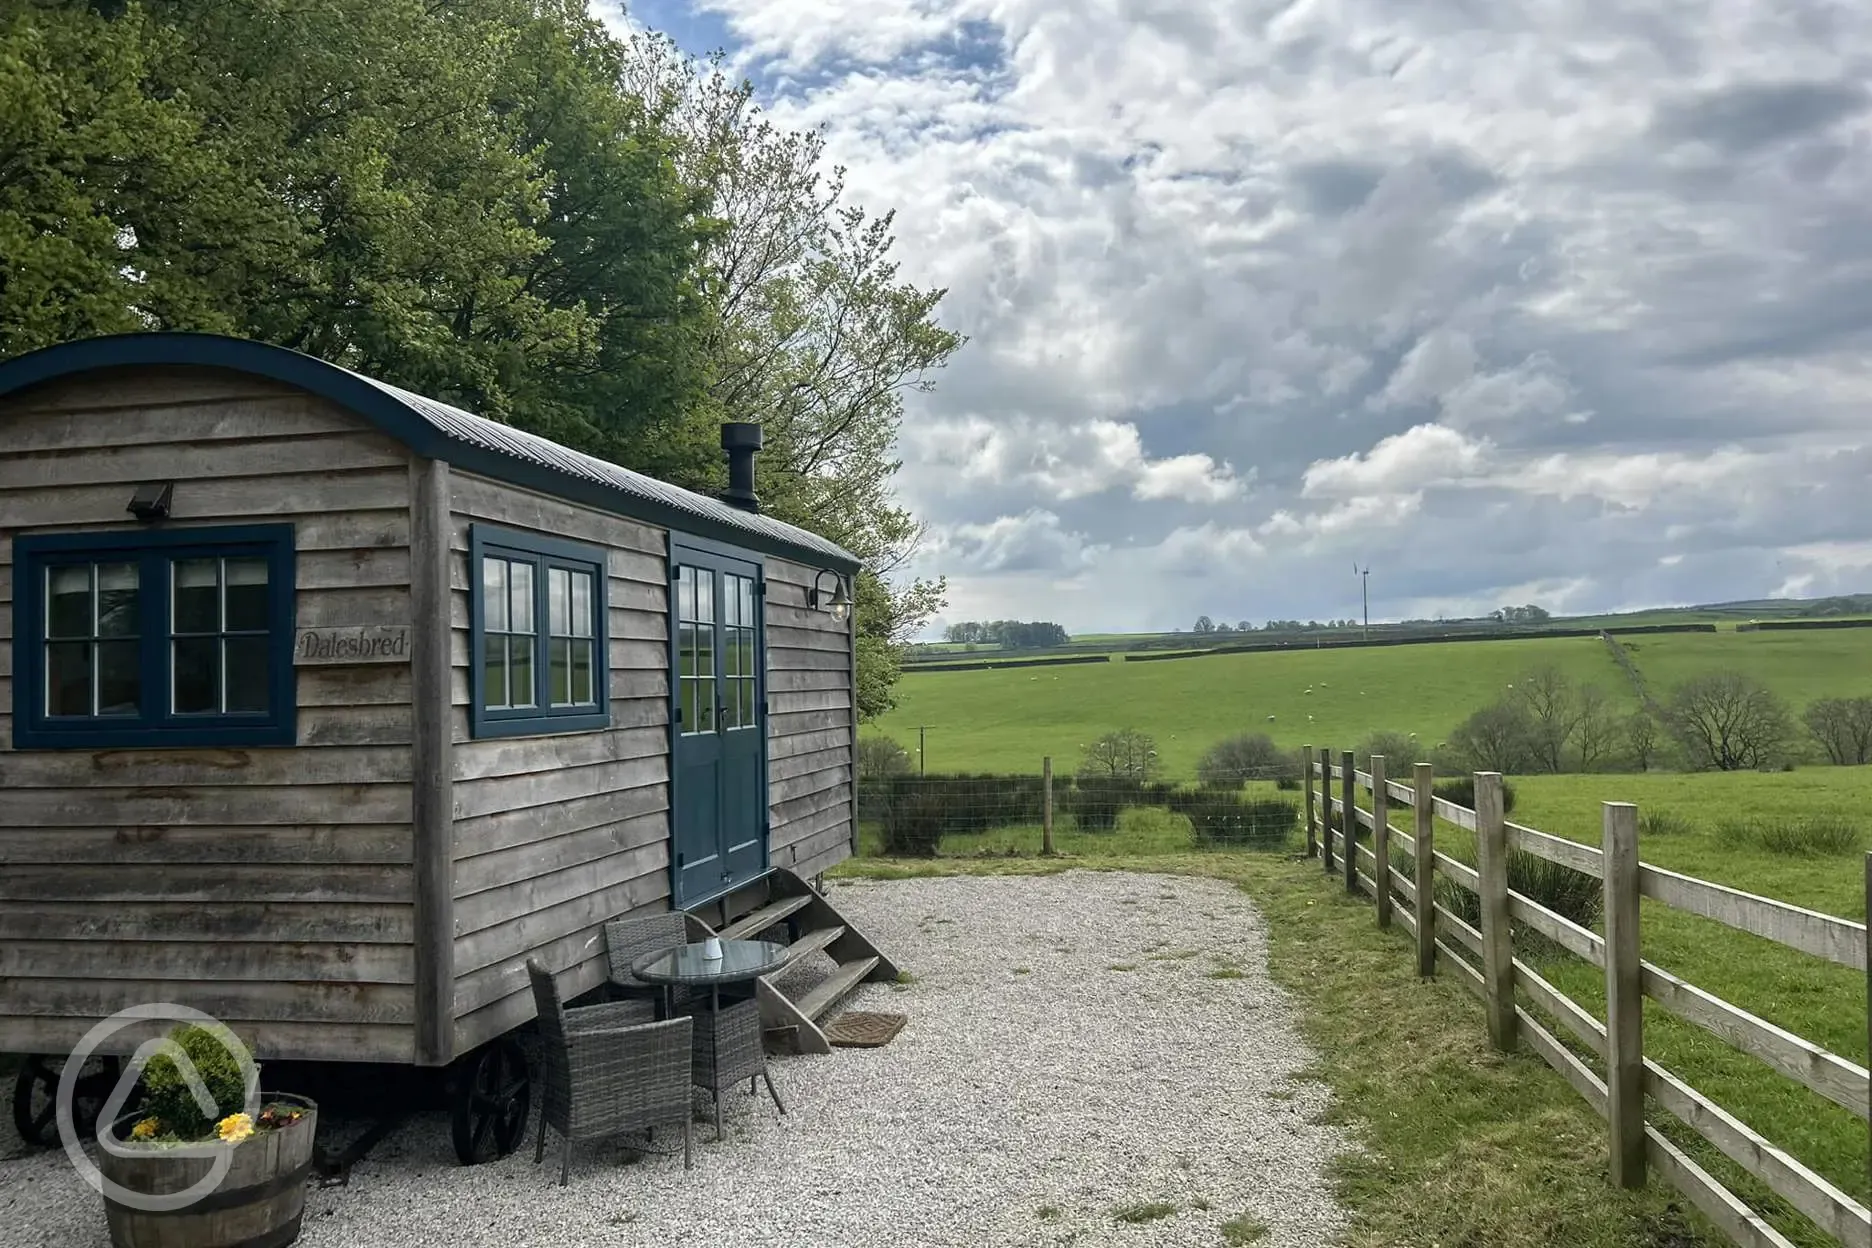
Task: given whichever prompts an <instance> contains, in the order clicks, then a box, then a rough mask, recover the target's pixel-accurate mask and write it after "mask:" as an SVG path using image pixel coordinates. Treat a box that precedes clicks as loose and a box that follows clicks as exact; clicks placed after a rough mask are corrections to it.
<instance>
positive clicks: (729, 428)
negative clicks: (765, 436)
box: [721, 421, 761, 512]
mask: <svg viewBox="0 0 1872 1248" xmlns="http://www.w3.org/2000/svg"><path fill="white" fill-rule="evenodd" d="M721 445H722V450H724V451H726V452H728V488H727V489H725V490H723V491H722V493H721V500H722V502H724V503H727V504H728V505H729V506H730V507H736V508H739V509H740V510H742V511H753V512H758V511H759V510H760V499H759V498H758V497H757V496H756V495H755V493H754V454H755V452H757V451H759V450H760V449H761V427H760V425H758V424H755V423H751V422H746V421H729V422H726V423H724V424H723V425H722V427H721Z"/></svg>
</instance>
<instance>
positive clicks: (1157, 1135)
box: [0, 871, 1354, 1248]
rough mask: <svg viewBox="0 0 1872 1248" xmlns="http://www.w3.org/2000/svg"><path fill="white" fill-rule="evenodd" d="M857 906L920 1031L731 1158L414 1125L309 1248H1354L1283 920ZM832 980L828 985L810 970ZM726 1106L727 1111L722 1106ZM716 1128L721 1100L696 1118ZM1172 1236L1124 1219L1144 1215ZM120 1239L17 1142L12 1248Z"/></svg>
mask: <svg viewBox="0 0 1872 1248" xmlns="http://www.w3.org/2000/svg"><path fill="white" fill-rule="evenodd" d="M831 897H832V900H833V902H834V904H835V905H837V906H839V907H840V908H841V909H842V910H844V911H845V912H846V913H847V914H848V915H849V916H851V917H852V919H853V920H854V921H855V922H856V923H857V924H858V926H859V927H860V928H861V929H862V930H863V931H865V932H866V933H867V934H869V935H870V936H871V937H872V939H873V940H875V941H876V942H877V943H878V944H879V945H880V946H881V947H882V948H884V949H886V950H887V951H889V952H890V953H891V955H892V957H893V958H895V959H896V961H897V962H898V965H899V966H901V967H903V968H905V969H906V970H908V971H909V972H910V973H911V974H912V975H913V976H914V981H913V982H911V983H909V984H908V985H896V986H893V985H889V984H867V985H864V986H862V987H861V988H860V989H859V990H858V991H857V992H856V993H854V994H853V995H852V996H851V997H850V998H848V1000H847V1008H851V1009H869V1010H887V1011H895V1012H900V1013H905V1014H908V1015H909V1016H910V1022H909V1024H908V1025H907V1026H906V1027H905V1028H904V1030H903V1031H902V1032H900V1033H899V1034H898V1036H897V1038H896V1039H895V1040H893V1041H892V1042H891V1043H890V1044H889V1045H887V1046H886V1047H884V1048H880V1049H839V1050H834V1052H833V1055H832V1056H830V1057H786V1058H778V1059H775V1061H774V1063H773V1069H774V1079H775V1082H776V1084H777V1085H778V1086H779V1088H780V1093H781V1096H782V1097H783V1098H785V1100H786V1103H787V1110H788V1113H787V1114H786V1116H785V1117H784V1118H782V1117H780V1116H779V1115H778V1114H776V1112H775V1110H774V1107H773V1103H772V1101H770V1100H768V1099H767V1097H766V1094H765V1089H762V1093H761V1097H760V1099H758V1100H755V1099H753V1098H751V1097H749V1096H747V1095H746V1093H745V1091H742V1092H736V1093H734V1094H731V1095H730V1096H729V1097H728V1098H727V1100H726V1113H727V1121H728V1139H727V1140H725V1141H723V1142H721V1143H716V1142H714V1139H713V1135H714V1129H713V1126H712V1124H711V1125H708V1126H702V1125H700V1124H698V1126H697V1128H696V1138H697V1142H698V1145H699V1147H698V1149H697V1155H696V1165H695V1169H694V1170H693V1171H690V1172H688V1173H685V1172H684V1171H683V1168H682V1159H681V1157H680V1156H678V1157H676V1158H674V1159H670V1158H664V1157H656V1156H647V1157H639V1156H637V1155H636V1154H632V1153H630V1152H628V1151H627V1150H625V1149H624V1148H622V1147H620V1146H614V1145H597V1144H594V1145H585V1146H582V1147H579V1148H576V1149H575V1150H574V1153H573V1161H572V1181H571V1185H570V1186H569V1187H567V1188H564V1189H561V1188H560V1187H559V1186H558V1184H557V1180H558V1166H557V1164H556V1162H554V1160H553V1157H554V1154H555V1152H556V1148H557V1144H556V1138H549V1140H548V1149H547V1152H548V1164H547V1165H544V1166H540V1167H537V1168H536V1167H535V1166H534V1165H533V1162H532V1148H531V1138H532V1137H531V1134H530V1133H529V1136H528V1140H529V1143H528V1145H527V1147H525V1148H524V1149H522V1151H521V1152H519V1153H516V1154H515V1155H513V1156H511V1157H509V1158H507V1159H506V1160H504V1161H501V1162H497V1163H493V1164H490V1165H486V1166H479V1167H474V1168H472V1169H470V1168H464V1167H461V1166H458V1165H457V1164H456V1163H455V1158H454V1153H453V1150H452V1149H451V1147H450V1145H449V1142H448V1124H447V1118H446V1115H443V1114H430V1115H425V1116H423V1117H420V1118H418V1119H415V1120H413V1121H411V1122H409V1123H407V1124H406V1125H405V1126H404V1127H402V1128H401V1129H400V1130H399V1131H397V1132H396V1133H395V1134H393V1135H392V1136H390V1137H389V1138H388V1139H386V1140H384V1141H383V1142H382V1143H380V1144H379V1145H378V1146H377V1148H376V1149H375V1150H374V1151H373V1152H372V1153H371V1155H370V1156H369V1157H368V1158H367V1159H366V1160H364V1161H363V1162H361V1163H360V1164H359V1165H358V1166H357V1167H356V1168H355V1169H354V1170H353V1171H352V1175H351V1182H350V1186H349V1187H342V1188H330V1189H324V1190H320V1189H316V1188H315V1189H313V1190H311V1191H310V1192H309V1193H308V1196H307V1201H306V1221H305V1230H304V1233H303V1234H302V1235H301V1237H300V1239H299V1243H300V1244H301V1245H304V1248H338V1246H343V1248H365V1246H374V1245H384V1246H386V1248H409V1246H412V1245H432V1244H433V1245H444V1244H446V1245H451V1246H456V1248H481V1246H487V1248H517V1246H519V1245H534V1244H539V1245H557V1244H565V1245H573V1244H578V1245H586V1244H607V1245H636V1244H644V1245H651V1244H655V1245H670V1244H689V1243H697V1244H700V1243H707V1244H709V1245H711V1246H712V1248H742V1246H744V1245H747V1246H753V1245H760V1246H762V1248H769V1246H773V1245H786V1246H788V1248H792V1246H794V1245H799V1246H801V1248H869V1246H871V1245H878V1246H880V1248H913V1246H916V1245H958V1246H960V1245H968V1246H969V1248H977V1246H981V1245H1023V1246H1026V1245H1049V1244H1064V1243H1068V1242H1077V1243H1080V1244H1098V1245H1104V1244H1112V1245H1203V1246H1205V1248H1207V1246H1210V1245H1222V1244H1224V1243H1227V1242H1231V1241H1230V1240H1228V1239H1225V1238H1224V1230H1223V1226H1224V1223H1226V1222H1228V1221H1229V1220H1230V1219H1234V1218H1238V1217H1241V1216H1243V1215H1246V1216H1247V1218H1249V1219H1252V1220H1253V1221H1255V1222H1259V1223H1261V1224H1264V1225H1265V1227H1266V1228H1267V1229H1266V1232H1265V1234H1264V1235H1263V1236H1262V1237H1260V1238H1258V1239H1253V1240H1252V1241H1249V1240H1237V1241H1233V1242H1254V1243H1258V1244H1262V1245H1269V1246H1275V1248H1278V1246H1282V1245H1302V1244H1324V1243H1329V1242H1331V1241H1332V1240H1333V1239H1334V1238H1335V1236H1336V1233H1337V1232H1338V1231H1339V1229H1340V1227H1341V1225H1342V1221H1341V1214H1340V1211H1339V1210H1338V1208H1337V1207H1336V1206H1335V1205H1334V1203H1333V1201H1332V1199H1331V1197H1330V1196H1329V1195H1328V1194H1327V1192H1326V1185H1325V1184H1324V1183H1323V1181H1322V1175H1323V1172H1324V1170H1325V1167H1326V1166H1327V1164H1328V1162H1329V1161H1330V1160H1331V1158H1332V1157H1333V1156H1334V1155H1335V1154H1337V1153H1340V1152H1345V1151H1350V1150H1351V1149H1352V1148H1353V1147H1354V1145H1353V1144H1352V1142H1351V1141H1350V1139H1349V1138H1347V1137H1346V1136H1345V1135H1343V1134H1342V1133H1341V1132H1339V1131H1338V1130H1337V1129H1336V1128H1332V1127H1325V1126H1320V1125H1317V1124H1316V1123H1315V1121H1314V1120H1315V1118H1316V1117H1317V1116H1318V1114H1319V1111H1320V1110H1321V1109H1323V1108H1324V1107H1325V1105H1326V1103H1327V1092H1326V1090H1325V1089H1324V1088H1323V1087H1321V1086H1319V1085H1317V1084H1313V1083H1308V1082H1301V1081H1298V1080H1296V1079H1295V1078H1294V1074H1295V1072H1296V1071H1297V1070H1298V1069H1299V1068H1300V1067H1301V1066H1302V1065H1303V1064H1304V1063H1305V1062H1306V1060H1307V1058H1308V1056H1309V1055H1308V1053H1307V1051H1306V1049H1305V1047H1304V1045H1303V1044H1302V1042H1301V1039H1300V1036H1299V1033H1298V1031H1297V1029H1296V1028H1295V1026H1294V1018H1293V1007H1292V1006H1291V1005H1290V1004H1289V1002H1288V1001H1287V1000H1286V998H1285V997H1284V996H1283V994H1282V993H1281V992H1280V991H1279V990H1278V989H1277V988H1276V987H1275V986H1274V985H1273V984H1272V983H1271V982H1270V980H1269V979H1268V975H1267V969H1266V948H1265V940H1264V933H1263V930H1262V922H1261V917H1260V915H1259V913H1258V912H1257V911H1256V910H1255V909H1254V907H1253V905H1252V904H1251V903H1250V902H1249V900H1248V899H1247V897H1246V896H1245V895H1243V894H1242V893H1241V892H1239V891H1238V890H1236V889H1235V888H1233V887H1231V886H1229V885H1226V884H1223V883H1221V882H1218V881H1213V880H1200V879H1190V878H1184V877H1178V876H1158V875H1143V874H1129V873H1127V874H1118V873H1106V872H1085V871H1070V872H1066V873H1064V874H1060V875H1053V876H997V877H950V878H940V879H923V880H903V881H892V882H889V883H870V882H854V883H848V884H841V885H840V886H838V887H836V888H835V889H834V890H833V891H832V893H831ZM808 973H811V972H808ZM704 1099H706V1098H704ZM700 1108H701V1105H700V1103H699V1104H698V1109H700ZM1150 1205H1156V1206H1159V1209H1158V1210H1155V1211H1153V1212H1162V1207H1165V1206H1167V1207H1169V1208H1170V1209H1171V1210H1173V1211H1172V1212H1167V1213H1165V1215H1164V1216H1160V1217H1153V1218H1151V1219H1149V1220H1145V1221H1135V1222H1134V1221H1127V1220H1123V1219H1121V1218H1119V1217H1118V1216H1116V1215H1117V1213H1118V1212H1119V1211H1124V1210H1131V1211H1132V1212H1133V1215H1134V1216H1136V1215H1137V1214H1139V1213H1143V1212H1145V1210H1144V1209H1143V1207H1144V1206H1150ZM106 1242H107V1237H106V1234H105V1231H104V1220H103V1214H102V1212H101V1210H100V1208H99V1202H98V1199H97V1197H96V1195H95V1194H94V1193H93V1192H91V1191H90V1189H88V1188H86V1187H85V1186H84V1185H83V1184H82V1182H81V1181H80V1180H79V1179H78V1178H77V1176H76V1175H75V1174H74V1173H73V1172H72V1170H71V1169H70V1167H69V1166H68V1165H67V1164H66V1163H65V1161H64V1157H63V1153H62V1152H56V1151H55V1152H49V1153H48V1152H32V1153H28V1152H25V1151H24V1150H23V1149H22V1147H21V1145H20V1143H19V1141H18V1139H17V1137H15V1136H14V1134H13V1130H12V1124H11V1121H10V1119H9V1120H8V1121H6V1122H5V1123H4V1125H0V1245H28V1244H30V1245H56V1246H57V1248H67V1246H70V1248H89V1246H91V1245H100V1246H101V1245H103V1244H105V1243H106Z"/></svg>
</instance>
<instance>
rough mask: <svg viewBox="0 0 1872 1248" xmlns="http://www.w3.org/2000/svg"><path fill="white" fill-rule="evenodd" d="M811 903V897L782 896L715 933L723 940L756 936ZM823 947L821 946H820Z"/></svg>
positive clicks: (745, 938)
mask: <svg viewBox="0 0 1872 1248" xmlns="http://www.w3.org/2000/svg"><path fill="white" fill-rule="evenodd" d="M811 904H812V898H811V897H782V898H781V899H780V900H779V901H774V902H769V903H768V904H766V905H764V906H762V907H761V908H760V909H758V910H756V911H754V913H752V914H749V915H746V916H744V917H742V918H739V919H736V920H735V921H734V922H732V923H730V924H729V925H728V926H727V927H724V928H722V930H721V931H720V932H718V933H717V935H719V936H720V937H721V938H722V939H723V940H747V939H748V938H750V937H753V936H758V935H760V933H762V932H764V931H766V930H767V929H768V928H770V927H772V926H773V925H774V924H776V923H778V922H779V921H780V920H782V919H785V918H789V917H791V916H792V915H794V914H797V913H798V912H799V911H801V910H804V909H805V908H806V907H807V906H810V905H811ZM822 947H823V946H822Z"/></svg>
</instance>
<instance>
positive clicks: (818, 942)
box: [786, 924, 845, 966]
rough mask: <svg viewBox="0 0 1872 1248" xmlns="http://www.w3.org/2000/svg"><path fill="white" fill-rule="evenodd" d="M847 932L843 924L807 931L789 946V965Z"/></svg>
mask: <svg viewBox="0 0 1872 1248" xmlns="http://www.w3.org/2000/svg"><path fill="white" fill-rule="evenodd" d="M844 934H845V928H844V925H843V924H840V925H838V926H836V927H822V928H820V929H819V930H817V931H813V932H807V933H806V934H805V935H804V936H802V937H800V938H799V939H798V940H796V941H794V942H793V943H792V944H790V945H788V946H787V949H786V956H787V965H788V966H791V965H793V963H795V962H797V961H798V960H799V959H801V958H803V957H805V956H806V955H807V954H809V953H818V952H819V951H820V950H821V949H823V948H825V947H826V946H827V945H829V944H831V943H832V942H833V941H835V940H837V939H838V938H839V937H841V936H843V935H844Z"/></svg>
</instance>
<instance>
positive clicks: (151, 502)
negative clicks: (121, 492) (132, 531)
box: [124, 481, 175, 521]
mask: <svg viewBox="0 0 1872 1248" xmlns="http://www.w3.org/2000/svg"><path fill="white" fill-rule="evenodd" d="M173 493H175V482H173V481H145V482H144V483H143V484H142V485H139V486H137V488H136V493H134V494H132V495H131V496H130V505H129V506H128V507H126V508H124V510H125V511H128V512H129V513H130V514H131V515H133V516H135V517H136V518H137V519H139V520H143V521H149V520H166V519H168V518H169V496H170V495H171V494H173Z"/></svg>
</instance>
